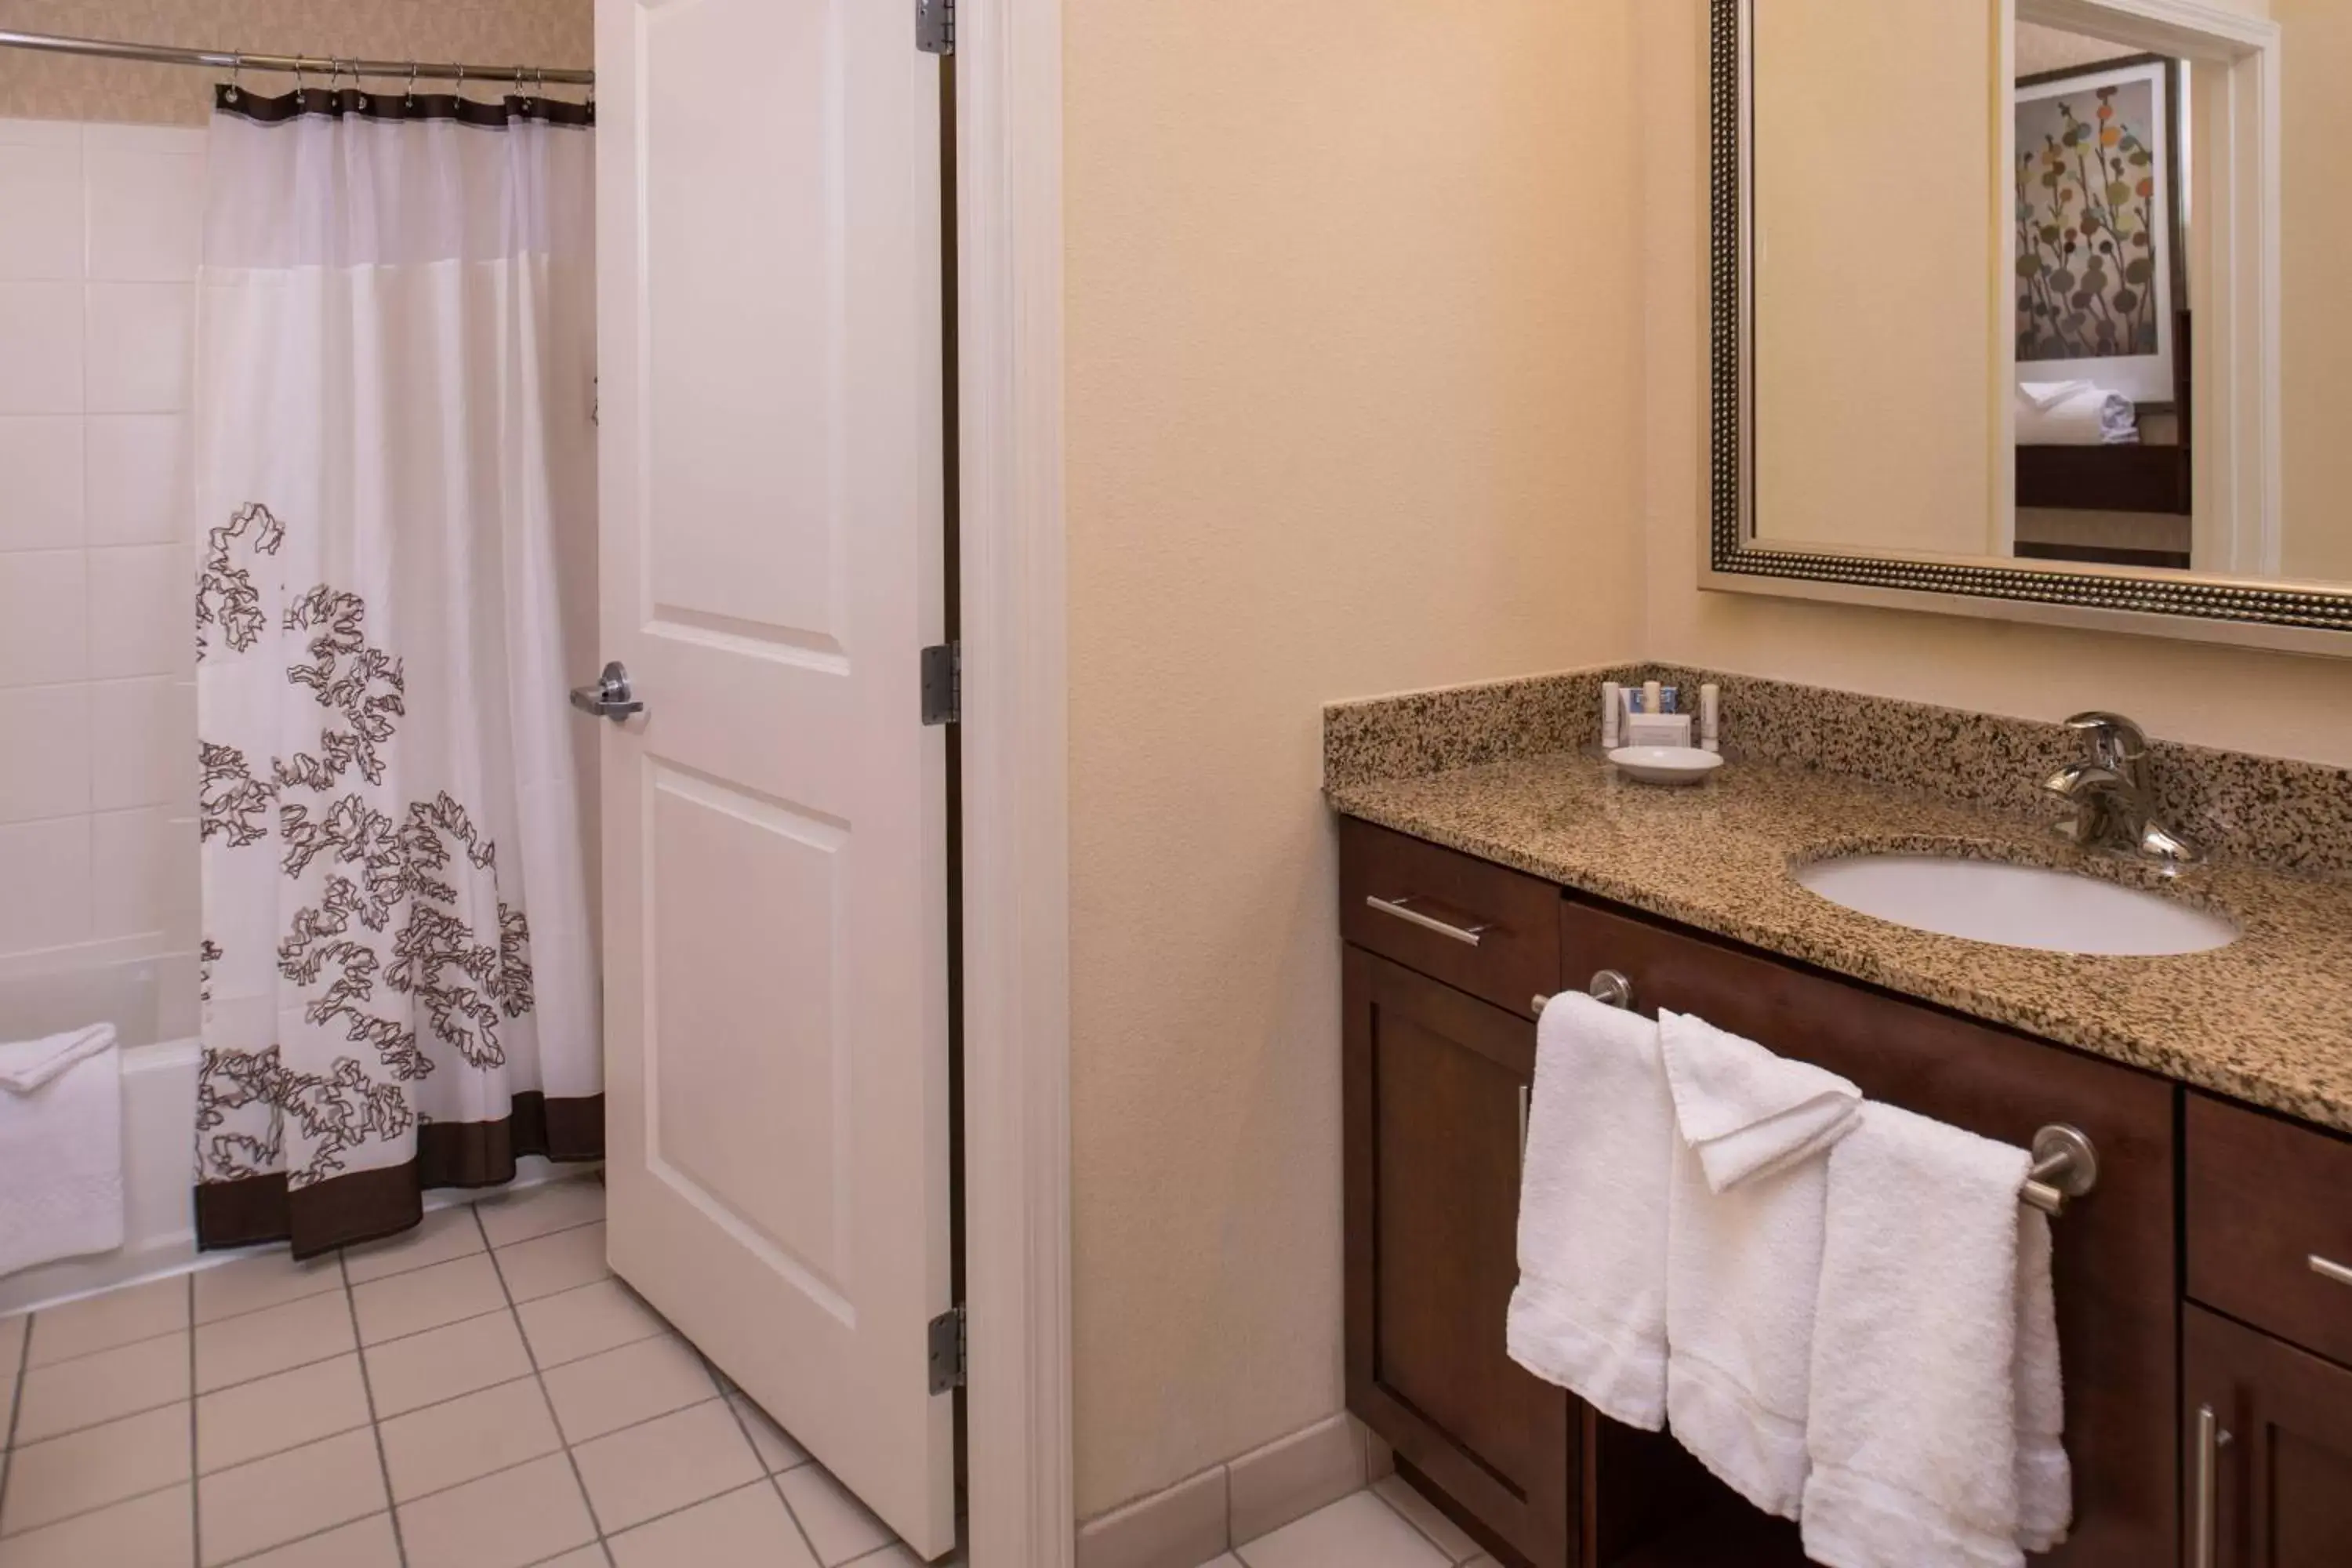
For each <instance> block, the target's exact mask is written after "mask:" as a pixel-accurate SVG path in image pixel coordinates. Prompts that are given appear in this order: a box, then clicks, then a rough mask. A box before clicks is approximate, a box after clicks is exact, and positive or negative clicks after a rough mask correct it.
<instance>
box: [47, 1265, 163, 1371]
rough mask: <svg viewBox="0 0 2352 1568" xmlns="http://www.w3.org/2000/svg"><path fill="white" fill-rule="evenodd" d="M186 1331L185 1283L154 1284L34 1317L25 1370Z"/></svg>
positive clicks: (69, 1304) (51, 1309)
mask: <svg viewBox="0 0 2352 1568" xmlns="http://www.w3.org/2000/svg"><path fill="white" fill-rule="evenodd" d="M187 1326H188V1280H187V1277H186V1276H185V1275H173V1277H172V1278H171V1279H153V1280H150V1281H148V1282H147V1283H146V1284H144V1285H132V1286H129V1287H127V1288H125V1289H121V1290H110V1291H108V1292H107V1293H106V1294H105V1295H103V1296H90V1297H86V1298H84V1299H83V1300H79V1301H68V1302H67V1303H66V1304H65V1305H64V1306H62V1307H45V1308H43V1309H42V1310H40V1311H37V1312H36V1313H34V1314H33V1345H32V1353H31V1355H30V1356H29V1358H28V1359H27V1361H26V1365H28V1366H46V1365H47V1364H48V1363H51V1362H53V1361H64V1360H66V1359H67V1358H68V1357H70V1356H78V1355H88V1354H89V1353H90V1352H92V1351H104V1350H112V1349H113V1348H114V1347H115V1346H117V1345H127V1344H129V1343H131V1342H132V1341H133V1340H147V1339H152V1338H154V1337H155V1336H156V1335H157V1334H168V1333H170V1332H171V1331H173V1330H174V1329H184V1328H186V1327H187Z"/></svg>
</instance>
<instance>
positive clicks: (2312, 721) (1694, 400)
mask: <svg viewBox="0 0 2352 1568" xmlns="http://www.w3.org/2000/svg"><path fill="white" fill-rule="evenodd" d="M2327 3H2328V0H2315V4H2316V5H2319V6H2321V7H2323V8H2324V7H2325V6H2326V4H2327ZM1705 9H1706V8H1705V6H1704V5H1702V4H1700V3H1699V0H1650V3H1645V4H1643V5H1641V7H1640V8H1639V16H1640V21H1639V26H1640V51H1641V57H1642V67H1641V71H1642V93H1643V123H1644V125H1645V127H1646V129H1647V135H1646V137H1645V139H1644V142H1643V150H1644V155H1645V159H1646V162H1645V163H1644V166H1643V190H1644V192H1645V195H1646V219H1645V223H1644V245H1643V278H1644V279H1645V280H1646V284H1647V289H1648V298H1647V301H1646V309H1645V317H1646V321H1647V322H1648V342H1647V347H1646V353H1645V359H1646V363H1647V365H1648V370H1647V375H1646V383H1647V389H1648V395H1647V404H1648V415H1647V424H1648V431H1647V446H1648V467H1649V480H1648V494H1647V513H1648V518H1647V529H1646V542H1647V557H1646V566H1647V584H1648V592H1647V595H1646V606H1647V618H1646V623H1645V625H1644V627H1643V653H1644V654H1645V655H1646V656H1648V657H1650V658H1659V659H1668V660H1674V661H1676V662H1682V663H1690V664H1705V665H1714V666H1717V667H1718V668H1727V669H1733V670H1739V671H1743V672H1746V673H1748V674H1754V675H1763V676H1773V677H1778V678H1780V679H1788V680H1801V681H1811V682H1818V683H1820V684H1822V685H1827V686H1839V687H1845V688H1848V689H1853V690H1858V691H1870V692H1876V693H1880V694H1883V695H1886V696H1892V697H1902V698H1908V699H1912V700H1920V701H1930V702H1944V703H1950V704H1953V705H1956V706H1959V707H1967V708H1977V709H1982V710H1990V711H1992V712H2000V713H2011V714H2017V715H2021V716H2025V717H2030V718H2040V719H2055V718H2060V717H2063V716H2064V715H2065V714H2067V713H2069V712H2071V711H2074V710H2076V709H2081V708H2089V707H2112V708H2118V709H2121V710H2124V711H2125V712H2127V713H2130V714H2132V715H2134V716H2135V717H2137V718H2138V719H2140V720H2141V721H2144V722H2146V723H2147V725H2148V726H2149V727H2150V728H2151V729H2152V730H2153V731H2156V732H2157V733H2158V734H2162V735H2167V736H2170V737H2173V738H2176V739H2179V740H2185V741H2195V742H2203V743H2205V744H2209V745H2216V746H2229V747H2236V748H2242V749H2244V750H2248V751H2255V752H2270V753H2273V754H2276V755H2280V756H2289V757H2302V758H2306V759H2309V760H2312V761H2315V762H2324V763H2335V764H2337V765H2352V662H2347V661H2344V660H2337V659H2322V658H2295V657H2291V656H2285V655H2271V654H2260V653H2253V652H2249V651H2244V650H2239V649H2230V648H2219V647H2211V646H2210V645H2203V644H2197V643H2189V642H2178V641H2169V640H2164V639H2159V638H2150V637H2122V636H2116V635H2112V634H2106V633H2096V632H2078V631H2067V630H2058V629H2053V628H2049V627H2041V626H2017V625H2009V624H2004V623H2000V622H1992V621H1976V620H1963V619H1958V618H1953V617H1948V616H1932V615H1918V614H1911V613H1907V612H1900V611H1887V610H1867V609H1858V608H1847V607H1844V606H1838V605H1809V604H1803V603H1800V602H1796V601H1793V600H1783V599H1769V598H1763V597H1759V596H1756V595H1745V594H1703V593H1701V592H1699V590H1698V589H1697V588H1696V586H1695V585H1694V584H1696V574H1697V571H1698V532H1699V518H1700V515H1701V511H1702V509H1703V506H1704V504H1705V500H1704V498H1705V493H1706V492H1705V467H1704V465H1705V460H1706V450H1705V437H1706V428H1705V406H1704V399H1705V392H1706V379H1705V377H1706V362H1705V339H1704V332H1705V327H1706V294H1705V285H1706V228H1705V225H1706V211H1705V204H1706V37H1705Z"/></svg>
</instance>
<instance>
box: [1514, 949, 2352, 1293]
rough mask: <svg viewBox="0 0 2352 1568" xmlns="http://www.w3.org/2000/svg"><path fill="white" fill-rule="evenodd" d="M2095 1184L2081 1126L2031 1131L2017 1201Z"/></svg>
mask: <svg viewBox="0 0 2352 1568" xmlns="http://www.w3.org/2000/svg"><path fill="white" fill-rule="evenodd" d="M1586 990H1587V993H1588V994H1590V995H1591V996H1592V997H1594V998H1595V999H1597V1000H1599V1001H1601V1002H1606V1003H1607V1004H1608V1005H1610V1006H1612V1007H1631V1006H1632V1005H1633V982H1632V981H1631V980H1629V979H1627V978H1626V977H1625V975H1624V974H1623V973H1621V972H1619V971H1617V970H1614V969H1604V970H1601V972H1600V973H1596V974H1595V975H1593V977H1592V982H1591V984H1590V985H1589V986H1588V987H1586ZM1550 1000H1551V998H1550V997H1549V996H1545V995H1540V994H1538V995H1537V996H1536V997H1534V998H1533V1002H1534V1005H1535V1010H1536V1015H1537V1016H1538V1017H1540V1016H1542V1015H1543V1010H1544V1006H1545V1005H1546V1004H1547V1003H1549V1002H1550ZM2098 1184H2099V1152H2098V1150H2097V1149H2095V1148H2094V1147H2093V1146H2092V1143H2091V1140H2090V1138H2089V1137H2088V1135H2086V1134H2085V1133H2084V1131H2083V1130H2082V1129H2081V1128H2079V1127H2069V1126H2067V1125H2065V1124H2064V1123H2063V1122H2059V1123H2054V1124H2053V1125H2051V1126H2048V1127H2044V1128H2042V1130H2041V1131H2038V1132H2036V1133H2035V1134H2034V1135H2033V1168H2032V1170H2031V1171H2028V1172H2027V1173H2026V1176H2025V1185H2024V1186H2022V1187H2021V1188H2019V1189H2018V1193H2017V1198H2018V1202H2020V1203H2024V1204H2031V1205H2033V1206H2034V1207H2035V1208H2038V1209H2040V1210H2041V1211H2042V1213H2043V1214H2046V1215H2053V1216H2055V1215H2062V1214H2064V1213H2065V1212H2066V1202H2067V1200H2068V1199H2070V1198H2079V1197H2084V1196H2087V1195H2088V1194H2089V1193H2090V1191H2091V1189H2092V1188H2094V1187H2095V1186H2097V1185H2098ZM2347 1283H2352V1281H2347Z"/></svg>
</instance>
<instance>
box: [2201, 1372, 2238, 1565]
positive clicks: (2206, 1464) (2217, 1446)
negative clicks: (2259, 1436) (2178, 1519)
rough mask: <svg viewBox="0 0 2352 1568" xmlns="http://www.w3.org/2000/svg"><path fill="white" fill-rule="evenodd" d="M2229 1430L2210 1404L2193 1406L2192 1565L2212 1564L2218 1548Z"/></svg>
mask: <svg viewBox="0 0 2352 1568" xmlns="http://www.w3.org/2000/svg"><path fill="white" fill-rule="evenodd" d="M2229 1441H2230V1434H2229V1433H2227V1432H2226V1431H2224V1430H2222V1428H2221V1417H2220V1416H2219V1415H2215V1414H2214V1413H2213V1407H2212V1406H2211V1405H2199V1406H2198V1408H2197V1543H2196V1545H2195V1547H2194V1548H2193V1550H2194V1551H2195V1552H2196V1553H2197V1563H2196V1568H2216V1564H2218V1563H2220V1561H2221V1450H2222V1448H2223V1447H2226V1446H2227V1445H2228V1443H2229Z"/></svg>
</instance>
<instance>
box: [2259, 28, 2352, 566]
mask: <svg viewBox="0 0 2352 1568" xmlns="http://www.w3.org/2000/svg"><path fill="white" fill-rule="evenodd" d="M2271 12H2272V15H2273V16H2275V17H2276V18H2277V20H2278V21H2279V23H2280V24H2281V25H2282V26H2284V29H2285V36H2286V50H2285V75H2286V87H2285V91H2284V106H2283V110H2284V120H2285V123H2284V137H2285V170H2284V183H2285V189H2286V203H2285V208H2284V213H2283V214H2282V216H2281V225H2280V226H2281V228H2282V230H2283V236H2282V240H2283V244H2284V256H2283V257H2282V258H2281V268H2282V278H2281V283H2282V286H2283V289H2284V296H2285V300H2284V305H2283V306H2282V307H2281V310H2282V311H2283V313H2284V317H2285V321H2286V331H2285V345H2284V346H2285V363H2284V366H2283V371H2284V382H2285V404H2286V420H2285V425H2286V428H2285V436H2284V440H2285V446H2286V481H2285V495H2286V500H2285V519H2286V526H2285V529H2284V550H2283V564H2284V569H2285V572H2286V574H2287V575H2288V576H2290V577H2314V578H2319V579H2322V580H2325V581H2327V582H2335V583H2352V508H2347V505H2346V503H2345V498H2346V497H2347V496H2352V439H2347V426H2352V301H2347V299H2346V296H2345V277H2346V274H2347V269H2352V204H2347V202H2346V201H2345V200H2344V196H2343V190H2344V185H2345V183H2346V181H2347V179H2352V93H2347V92H2346V90H2345V77H2346V73H2347V71H2352V5H2347V3H2346V0H2271Z"/></svg>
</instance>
